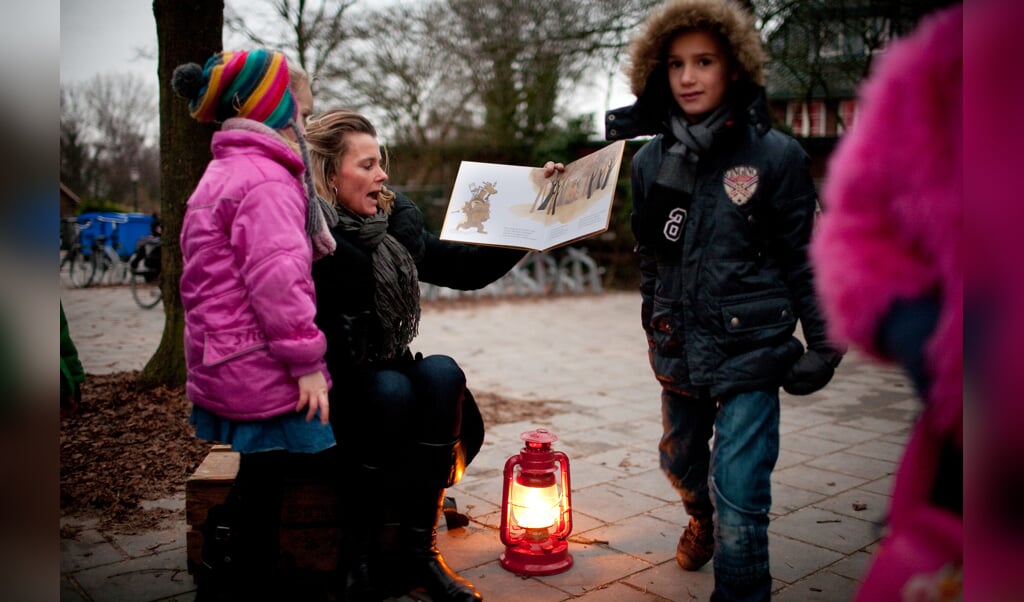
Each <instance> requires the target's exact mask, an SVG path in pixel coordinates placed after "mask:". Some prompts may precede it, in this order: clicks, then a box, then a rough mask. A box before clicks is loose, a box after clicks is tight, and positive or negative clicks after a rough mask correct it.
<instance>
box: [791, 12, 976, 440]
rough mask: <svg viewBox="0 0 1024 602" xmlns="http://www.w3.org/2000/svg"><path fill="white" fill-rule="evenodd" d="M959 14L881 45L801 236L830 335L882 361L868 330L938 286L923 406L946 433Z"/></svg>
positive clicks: (954, 340)
mask: <svg viewBox="0 0 1024 602" xmlns="http://www.w3.org/2000/svg"><path fill="white" fill-rule="evenodd" d="M962 27H963V13H962V10H954V11H945V12H944V13H941V14H940V15H937V16H934V17H932V18H931V19H927V20H925V21H923V22H922V23H921V25H920V29H919V30H918V31H917V32H916V35H913V36H909V37H907V38H905V39H901V40H897V41H896V42H894V43H892V44H891V45H890V47H889V49H888V50H887V51H886V52H885V53H884V54H883V55H882V56H881V57H880V58H879V59H878V61H879V62H878V63H877V64H876V66H875V67H876V68H875V70H874V72H873V74H872V77H871V78H870V79H869V80H868V81H867V82H866V83H865V84H864V86H863V87H862V89H861V105H860V110H859V114H858V115H857V118H856V121H855V123H854V125H853V127H852V129H851V130H850V131H849V132H848V133H846V134H845V135H844V136H843V138H842V139H841V140H840V143H839V145H838V147H837V148H836V151H835V152H834V153H833V155H832V158H831V160H830V162H829V167H828V175H827V178H826V181H825V185H824V188H823V190H822V203H823V207H824V210H823V212H822V215H821V218H820V221H819V223H818V226H817V230H816V232H815V236H814V238H813V240H812V243H811V260H812V263H813V265H814V269H815V273H816V278H817V286H818V292H819V295H820V297H821V299H822V303H823V306H824V310H825V312H826V314H827V316H828V323H829V325H830V329H831V333H830V334H831V336H832V337H833V338H834V339H836V340H838V341H843V342H849V343H852V344H853V345H855V346H857V347H859V348H860V349H862V350H863V351H866V352H867V353H869V354H871V355H873V356H875V357H876V358H879V359H887V358H882V357H881V354H880V350H879V349H878V348H877V347H876V343H875V337H876V335H877V333H878V328H879V324H880V322H881V320H882V319H883V318H884V317H885V315H886V313H887V312H888V310H889V309H890V308H891V306H892V304H893V303H894V302H895V301H897V300H901V299H904V300H912V299H916V298H921V297H924V296H926V295H929V294H934V293H937V294H938V296H939V299H940V302H941V311H940V316H939V322H938V324H937V326H936V330H935V332H934V334H933V336H932V337H931V339H930V340H929V341H928V343H927V348H926V350H925V351H926V358H927V363H928V368H929V376H930V378H931V379H932V383H933V384H932V388H931V391H930V399H929V405H931V406H933V407H934V408H935V410H936V411H937V414H936V416H935V418H936V420H937V421H938V424H936V426H937V428H939V429H941V430H942V431H946V432H948V431H949V430H950V429H953V428H956V423H958V422H959V420H960V416H962V414H961V412H960V410H961V408H962V400H963V330H962V324H963V261H962V249H961V235H960V228H961V214H962V211H963V168H962V165H963V128H962V108H963V101H962V95H961V90H962V65H963V48H962V46H961V42H960V41H961V38H962V33H961V31H962Z"/></svg>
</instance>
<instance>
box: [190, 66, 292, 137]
mask: <svg viewBox="0 0 1024 602" xmlns="http://www.w3.org/2000/svg"><path fill="white" fill-rule="evenodd" d="M171 87H172V88H174V91H175V92H177V93H178V95H179V96H181V97H183V98H185V99H187V100H188V108H189V112H190V113H191V114H192V117H194V118H195V119H196V120H198V121H203V122H207V121H216V122H221V121H224V120H225V119H229V118H231V117H244V118H246V119H252V120H255V121H260V122H263V123H265V124H267V125H268V126H270V127H272V128H274V129H275V130H280V129H282V128H284V127H285V126H287V125H288V122H289V121H290V120H291V119H292V118H293V117H294V115H295V98H294V97H293V96H292V93H291V91H290V90H289V89H288V62H287V60H286V59H285V56H284V54H282V53H280V52H277V51H274V50H264V49H257V50H241V51H236V52H229V51H224V52H218V53H217V54H215V55H213V56H212V57H210V59H209V60H208V61H206V66H205V67H200V66H199V65H197V64H196V63H186V64H184V65H179V66H178V67H177V68H176V69H175V70H174V76H173V77H172V78H171Z"/></svg>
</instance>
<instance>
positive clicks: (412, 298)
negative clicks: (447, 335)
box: [338, 208, 420, 360]
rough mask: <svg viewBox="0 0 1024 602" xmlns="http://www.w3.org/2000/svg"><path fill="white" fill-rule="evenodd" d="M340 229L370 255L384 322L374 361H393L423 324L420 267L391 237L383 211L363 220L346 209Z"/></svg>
mask: <svg viewBox="0 0 1024 602" xmlns="http://www.w3.org/2000/svg"><path fill="white" fill-rule="evenodd" d="M338 229H339V230H340V231H341V232H342V233H343V234H345V236H346V237H347V238H350V239H351V240H352V242H353V243H354V244H355V245H356V246H358V247H360V248H361V249H363V250H365V251H366V252H368V253H370V257H371V262H372V264H373V277H374V281H375V282H376V285H377V286H376V290H375V291H374V302H375V303H376V305H377V318H378V319H379V320H380V325H381V332H380V340H378V341H371V345H370V350H369V359H370V360H390V359H394V358H396V357H398V356H399V355H401V354H402V352H404V351H405V349H406V347H408V345H409V343H411V342H412V340H413V339H414V338H415V337H416V333H417V332H418V330H419V324H420V285H419V276H418V274H417V272H416V263H415V262H414V261H413V259H412V255H410V254H409V251H408V249H406V248H405V246H403V245H402V243H400V242H398V240H397V239H395V237H393V236H391V235H390V234H388V216H387V214H386V213H384V212H383V211H378V212H377V214H376V215H373V216H370V217H362V216H358V215H355V214H354V213H352V212H350V211H348V210H347V209H345V208H341V209H340V210H339V211H338Z"/></svg>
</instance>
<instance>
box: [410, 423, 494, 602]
mask: <svg viewBox="0 0 1024 602" xmlns="http://www.w3.org/2000/svg"><path fill="white" fill-rule="evenodd" d="M415 447H416V450H415V453H414V457H416V461H414V462H412V463H411V464H412V465H413V466H411V467H410V468H414V469H417V470H418V474H412V475H410V479H409V483H410V486H411V489H410V490H409V492H408V494H407V495H406V496H405V500H404V503H405V506H404V512H403V514H402V529H401V539H400V544H401V546H402V550H403V554H404V556H405V565H406V567H407V570H408V571H409V576H410V577H411V578H412V579H413V581H414V583H413V585H414V586H419V587H423V588H424V589H426V590H427V593H428V594H430V599H431V600H433V601H434V602H476V601H478V600H483V596H481V595H480V593H479V592H477V591H476V588H474V587H473V584H472V583H470V582H468V581H466V580H465V579H463V578H462V577H459V576H458V575H456V574H455V573H454V572H453V571H452V570H451V569H450V568H449V567H448V564H447V563H446V562H445V561H444V558H443V557H442V556H441V551H440V550H438V549H437V530H436V527H437V521H438V519H439V518H440V516H441V513H442V511H443V509H444V491H445V488H447V487H448V486H450V485H454V484H455V482H457V481H458V480H459V479H460V478H461V477H462V472H463V471H464V470H465V454H464V452H463V450H462V445H461V442H460V441H459V440H455V441H452V442H451V443H445V444H431V443H417V444H416V446H415Z"/></svg>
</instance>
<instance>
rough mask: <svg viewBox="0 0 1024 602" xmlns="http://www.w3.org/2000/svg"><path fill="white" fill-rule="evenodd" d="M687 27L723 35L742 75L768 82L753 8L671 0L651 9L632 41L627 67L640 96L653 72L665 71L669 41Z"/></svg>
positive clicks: (727, 0) (715, 0)
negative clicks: (746, 8) (666, 49)
mask: <svg viewBox="0 0 1024 602" xmlns="http://www.w3.org/2000/svg"><path fill="white" fill-rule="evenodd" d="M686 29H703V30H706V31H711V32H713V33H717V34H719V35H721V36H722V37H723V38H724V39H725V40H726V41H727V42H728V44H729V46H730V48H728V50H729V53H730V59H732V61H731V62H732V64H733V65H734V66H736V67H738V68H739V70H740V79H745V80H748V81H750V82H753V83H755V84H757V85H758V86H764V63H765V60H766V58H767V56H766V54H765V51H764V46H763V45H762V43H761V38H760V36H759V34H758V32H757V29H756V28H755V27H754V18H753V16H751V15H750V13H749V12H747V11H746V10H745V9H744V8H743V7H742V6H740V5H739V4H738V3H736V2H734V1H733V0H669V1H668V2H666V3H665V4H663V5H662V6H661V7H660V8H658V9H656V10H655V11H654V12H653V13H651V15H650V16H649V17H648V18H647V20H646V21H645V22H644V24H643V25H642V26H641V28H640V32H639V33H638V34H637V35H636V36H635V37H634V38H633V40H632V41H631V42H630V45H629V62H628V63H627V64H626V66H625V69H624V71H625V74H626V77H628V78H629V85H630V90H631V91H632V92H633V94H634V95H636V97H637V98H641V97H642V96H644V92H645V91H646V90H647V85H648V81H649V79H650V77H651V74H652V73H654V72H655V71H664V68H665V66H664V64H663V62H664V53H665V48H666V47H667V46H668V43H669V42H670V41H671V39H672V38H673V37H675V35H676V34H678V33H680V32H681V31H683V30H686Z"/></svg>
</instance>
